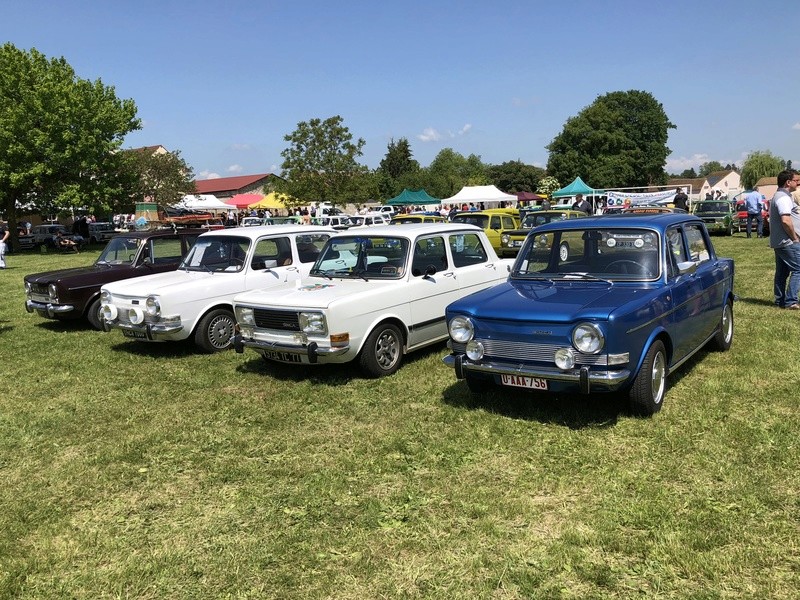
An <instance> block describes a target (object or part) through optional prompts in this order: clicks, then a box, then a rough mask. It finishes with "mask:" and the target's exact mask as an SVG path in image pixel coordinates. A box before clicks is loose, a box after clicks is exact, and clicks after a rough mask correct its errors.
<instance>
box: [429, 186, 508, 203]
mask: <svg viewBox="0 0 800 600" xmlns="http://www.w3.org/2000/svg"><path fill="white" fill-rule="evenodd" d="M481 202H483V206H484V207H485V208H497V207H499V206H500V203H501V202H506V203H510V205H511V206H516V204H517V197H516V196H515V195H512V194H506V193H505V192H501V191H500V190H498V189H497V187H495V186H493V185H465V186H464V187H463V188H461V191H459V192H458V193H457V194H456V195H455V196H451V197H450V198H442V204H457V205H458V206H461V205H462V204H465V203H466V204H474V205H476V206H477V205H479V204H480V203H481Z"/></svg>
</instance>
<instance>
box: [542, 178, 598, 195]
mask: <svg viewBox="0 0 800 600" xmlns="http://www.w3.org/2000/svg"><path fill="white" fill-rule="evenodd" d="M600 191H601V190H595V189H593V188H590V187H589V186H588V185H586V184H585V183H583V179H581V178H580V177H576V178H575V181H573V182H572V183H570V184H569V185H568V186H566V187H563V188H561V189H560V190H556V191H555V192H553V194H552V196H553V198H563V197H564V196H574V195H576V194H583V195H584V196H588V195H591V194H596V193H598V192H600Z"/></svg>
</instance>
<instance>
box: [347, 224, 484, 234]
mask: <svg viewBox="0 0 800 600" xmlns="http://www.w3.org/2000/svg"><path fill="white" fill-rule="evenodd" d="M459 231H463V232H470V233H473V232H480V231H483V229H481V228H480V227H477V226H475V225H469V224H467V223H440V222H435V223H406V224H405V225H403V226H402V227H398V226H397V225H374V226H372V227H364V228H359V229H358V231H357V232H354V231H352V230H349V229H345V230H344V231H337V232H336V236H337V237H345V236H347V235H348V234H349V235H351V236H352V235H358V236H361V237H363V236H376V237H408V238H415V237H417V236H420V235H430V234H432V233H457V232H459Z"/></svg>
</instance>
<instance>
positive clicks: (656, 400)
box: [628, 340, 668, 417]
mask: <svg viewBox="0 0 800 600" xmlns="http://www.w3.org/2000/svg"><path fill="white" fill-rule="evenodd" d="M667 374H668V373H667V353H666V350H664V344H663V343H662V342H661V340H656V341H655V342H653V344H652V345H651V346H650V348H648V350H647V354H646V355H645V357H644V362H643V363H642V368H641V369H639V373H638V374H637V375H636V379H634V380H633V385H632V386H631V389H630V391H629V392H628V399H629V400H630V406H631V411H632V412H633V413H634V414H637V415H641V416H645V417H649V416H650V415H653V414H655V413H657V412H658V411H659V410H661V405H662V404H663V403H664V395H665V394H666V392H667Z"/></svg>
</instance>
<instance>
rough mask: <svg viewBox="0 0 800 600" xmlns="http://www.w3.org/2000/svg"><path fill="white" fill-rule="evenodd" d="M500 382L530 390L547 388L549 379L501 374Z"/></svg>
mask: <svg viewBox="0 0 800 600" xmlns="http://www.w3.org/2000/svg"><path fill="white" fill-rule="evenodd" d="M500 383H502V384H503V385H510V386H512V387H521V388H527V389H529V390H546V389H547V379H541V378H539V377H525V376H522V375H505V374H502V375H500Z"/></svg>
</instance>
